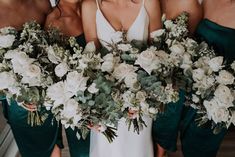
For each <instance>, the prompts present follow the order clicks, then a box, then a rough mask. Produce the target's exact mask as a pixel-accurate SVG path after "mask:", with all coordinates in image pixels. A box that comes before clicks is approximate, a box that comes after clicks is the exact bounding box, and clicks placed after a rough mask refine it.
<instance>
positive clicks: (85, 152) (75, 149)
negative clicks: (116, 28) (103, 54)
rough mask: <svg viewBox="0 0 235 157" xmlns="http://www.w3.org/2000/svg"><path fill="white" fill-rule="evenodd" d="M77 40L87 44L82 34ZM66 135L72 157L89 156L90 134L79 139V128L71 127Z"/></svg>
mask: <svg viewBox="0 0 235 157" xmlns="http://www.w3.org/2000/svg"><path fill="white" fill-rule="evenodd" d="M76 40H77V42H78V44H79V45H80V46H82V47H83V48H84V47H85V46H86V41H85V36H84V34H81V35H79V36H77V37H76ZM65 132H66V137H67V141H68V146H69V152H70V156H71V157H89V152H90V138H89V137H90V135H88V136H87V138H86V139H85V140H83V139H82V138H81V139H80V140H78V139H77V136H76V133H77V130H76V129H75V130H72V129H71V128H67V129H65Z"/></svg>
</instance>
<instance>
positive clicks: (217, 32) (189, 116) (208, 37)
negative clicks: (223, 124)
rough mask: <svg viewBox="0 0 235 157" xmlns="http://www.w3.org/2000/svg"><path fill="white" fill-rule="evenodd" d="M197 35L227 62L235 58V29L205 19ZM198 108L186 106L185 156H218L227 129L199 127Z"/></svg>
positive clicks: (182, 131)
mask: <svg viewBox="0 0 235 157" xmlns="http://www.w3.org/2000/svg"><path fill="white" fill-rule="evenodd" d="M196 35H197V37H198V38H199V39H200V40H204V41H206V42H207V43H208V44H209V45H210V46H212V47H213V48H214V49H215V51H216V52H217V53H218V55H221V56H224V58H225V60H226V61H227V63H231V62H232V61H234V59H235V29H232V28H228V27H224V26H221V25H218V24H216V23H214V22H212V21H210V20H208V19H204V20H202V21H201V22H200V24H199V25H198V28H197V30H196ZM196 116H197V114H196V110H194V109H193V108H190V107H189V108H185V114H184V118H183V123H182V124H183V125H182V128H181V143H182V151H183V154H184V157H199V156H200V157H216V154H217V152H218V149H219V147H220V144H221V143H222V141H223V139H224V136H225V135H226V133H227V130H226V129H224V130H222V131H221V132H220V133H219V134H216V135H215V134H213V132H212V129H211V128H210V124H208V125H205V126H203V127H198V126H197V124H196V123H195V118H196Z"/></svg>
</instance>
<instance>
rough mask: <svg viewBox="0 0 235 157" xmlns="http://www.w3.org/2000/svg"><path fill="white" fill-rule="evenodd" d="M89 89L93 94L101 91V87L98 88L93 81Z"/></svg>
mask: <svg viewBox="0 0 235 157" xmlns="http://www.w3.org/2000/svg"><path fill="white" fill-rule="evenodd" d="M87 90H88V92H90V93H91V94H95V93H97V92H98V91H99V89H97V88H96V84H95V83H92V84H91V85H90V87H89V88H88V89H87Z"/></svg>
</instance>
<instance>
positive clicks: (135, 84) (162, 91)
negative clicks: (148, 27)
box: [100, 32, 178, 133]
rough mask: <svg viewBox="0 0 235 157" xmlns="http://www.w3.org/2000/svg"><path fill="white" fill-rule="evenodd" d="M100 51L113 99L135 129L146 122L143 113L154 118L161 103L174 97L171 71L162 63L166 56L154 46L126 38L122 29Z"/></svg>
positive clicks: (142, 126)
mask: <svg viewBox="0 0 235 157" xmlns="http://www.w3.org/2000/svg"><path fill="white" fill-rule="evenodd" d="M107 46H109V48H108V51H105V52H102V51H101V52H100V54H102V55H101V56H102V60H103V62H102V64H101V70H102V72H103V74H104V75H105V77H106V78H107V79H108V80H110V81H112V82H113V83H114V87H113V92H112V93H113V94H112V96H113V99H114V100H115V101H116V102H117V104H119V106H121V111H122V113H123V115H122V117H124V118H125V119H126V122H127V125H129V129H130V127H131V126H132V125H133V126H134V132H137V133H139V132H140V131H141V129H143V128H144V126H146V123H145V121H144V118H143V117H144V116H148V117H151V118H155V117H156V116H157V113H158V112H159V111H160V110H161V108H162V106H163V105H166V104H168V103H170V102H176V101H178V92H177V90H175V89H174V88H173V84H172V80H171V75H170V74H169V73H171V72H169V71H167V69H164V68H165V67H168V66H169V65H170V66H171V67H172V69H173V68H174V67H175V65H173V64H171V62H170V61H169V58H164V60H163V57H165V56H164V55H167V54H166V53H164V52H163V51H158V49H157V47H153V46H152V47H149V48H147V45H145V44H143V43H142V42H139V41H135V40H133V41H131V42H129V41H127V40H126V33H125V32H119V34H118V37H116V38H115V42H114V43H111V44H107Z"/></svg>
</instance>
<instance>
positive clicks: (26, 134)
mask: <svg viewBox="0 0 235 157" xmlns="http://www.w3.org/2000/svg"><path fill="white" fill-rule="evenodd" d="M1 102H2V106H3V113H4V116H5V118H6V119H7V122H8V124H9V125H10V127H11V130H12V132H13V135H14V138H15V141H16V143H17V146H18V148H19V151H20V154H21V156H22V157H50V156H51V153H52V151H53V149H54V146H55V145H57V146H58V147H59V148H63V143H62V132H61V131H62V130H61V125H60V124H59V123H58V122H57V121H56V120H55V119H54V118H53V115H52V114H51V113H50V111H47V110H46V109H44V110H43V112H44V113H47V114H48V117H47V119H46V120H45V122H44V123H43V124H42V125H40V126H35V127H31V126H30V125H28V123H27V119H28V111H27V110H25V109H24V108H22V107H21V106H19V105H18V104H17V102H16V101H14V100H10V104H8V101H7V100H6V99H5V98H3V97H1Z"/></svg>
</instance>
